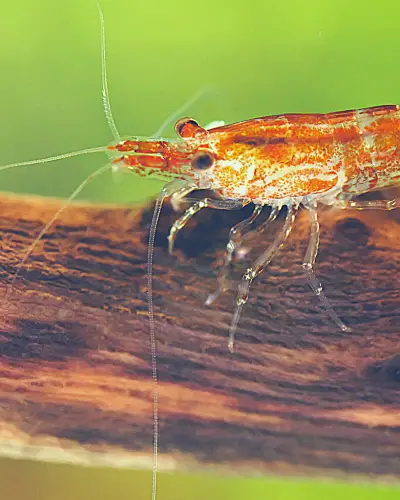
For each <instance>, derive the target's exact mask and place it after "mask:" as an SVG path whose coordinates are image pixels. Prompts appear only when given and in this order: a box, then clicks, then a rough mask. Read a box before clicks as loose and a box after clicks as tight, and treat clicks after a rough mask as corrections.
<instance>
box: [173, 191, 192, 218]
mask: <svg viewBox="0 0 400 500" xmlns="http://www.w3.org/2000/svg"><path fill="white" fill-rule="evenodd" d="M193 190H194V187H193V186H183V187H181V188H180V189H179V190H178V191H176V192H175V193H173V194H172V195H171V199H170V202H171V205H172V208H173V209H174V210H175V212H179V210H180V208H181V203H182V200H183V198H185V196H187V195H188V194H189V193H191V192H192V191H193Z"/></svg>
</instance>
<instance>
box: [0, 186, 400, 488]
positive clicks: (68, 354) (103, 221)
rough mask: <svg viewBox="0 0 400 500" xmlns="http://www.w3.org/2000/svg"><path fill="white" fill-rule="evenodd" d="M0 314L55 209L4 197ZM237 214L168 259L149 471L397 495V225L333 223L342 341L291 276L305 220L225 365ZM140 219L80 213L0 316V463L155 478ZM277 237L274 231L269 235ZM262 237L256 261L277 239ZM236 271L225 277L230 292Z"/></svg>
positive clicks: (39, 251) (327, 271)
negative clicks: (107, 468)
mask: <svg viewBox="0 0 400 500" xmlns="http://www.w3.org/2000/svg"><path fill="white" fill-rule="evenodd" d="M0 203H1V217H0V232H1V242H2V251H1V255H0V258H1V274H0V284H1V289H0V292H1V294H2V297H3V296H4V294H5V292H6V290H7V288H6V287H7V283H8V282H9V280H10V277H11V276H12V274H13V273H14V272H15V269H16V266H17V264H18V262H19V261H20V259H21V257H22V255H23V252H24V250H25V249H26V247H27V246H28V245H29V244H30V243H31V242H32V238H33V237H34V236H35V235H36V234H38V233H39V232H40V229H41V228H42V226H43V224H44V222H46V221H47V220H49V219H50V217H51V215H52V214H53V213H54V212H55V211H56V210H57V208H58V207H59V204H58V202H56V201H54V202H51V201H49V200H43V199H30V198H7V197H5V196H2V197H1V199H0ZM247 213H248V212H246V209H244V210H241V211H232V212H221V211H212V210H209V211H204V213H201V214H199V215H198V216H197V217H196V219H195V220H194V221H193V222H191V223H190V224H189V226H188V228H186V229H185V230H184V231H183V233H182V234H181V235H179V237H178V241H177V251H176V255H175V256H172V257H171V256H169V255H168V253H167V251H166V234H167V230H168V228H169V226H170V224H171V222H172V221H173V220H174V218H176V215H175V214H173V213H172V210H171V209H170V208H169V207H168V206H166V207H165V209H164V211H163V214H162V217H161V221H160V229H159V232H158V237H157V240H156V249H155V265H154V304H155V327H156V335H157V352H158V373H159V384H158V390H159V397H160V407H159V409H160V468H161V469H173V468H193V467H204V466H212V467H213V468H215V467H217V466H220V467H224V468H225V469H226V470H228V471H231V472H236V473H237V472H239V471H240V472H245V473H246V472H250V473H268V472H273V473H279V474H281V473H289V474H312V475H316V474H320V475H325V476H336V475H341V474H342V473H347V474H363V475H366V474H368V475H374V476H379V477H383V476H385V477H386V478H389V477H390V478H395V479H397V480H398V479H399V478H400V432H399V430H400V416H399V415H400V413H399V412H400V300H399V280H400V259H399V256H400V237H399V235H400V225H399V222H398V220H397V219H396V217H395V214H394V213H385V212H372V211H371V212H368V213H367V212H355V211H351V212H350V211H347V212H345V211H342V212H341V211H333V210H326V211H324V212H322V213H321V216H320V222H321V227H322V240H321V247H320V254H319V257H318V261H317V263H318V265H317V272H318V275H319V276H320V278H321V280H322V282H323V283H324V285H325V291H326V294H327V295H328V297H329V298H330V299H331V301H332V302H333V304H334V306H335V308H336V311H337V312H338V314H339V316H340V317H341V318H342V319H343V320H344V321H346V322H347V323H348V324H349V325H350V326H351V327H352V331H351V332H350V333H344V332H341V331H340V330H338V328H337V327H336V326H335V325H333V324H332V323H331V322H330V320H329V319H327V317H326V315H325V313H324V311H323V310H322V309H321V307H320V305H319V302H318V299H317V298H316V297H315V296H314V295H313V294H312V292H311V290H310V289H309V287H308V285H307V283H306V281H305V278H304V276H303V274H302V272H301V266H300V263H301V259H302V255H303V254H304V252H305V249H306V245H307V238H308V226H307V222H306V218H305V217H300V218H299V221H298V223H297V225H296V227H295V229H294V230H293V233H292V235H291V236H290V238H289V241H288V243H287V245H286V246H285V247H284V249H283V250H282V252H281V254H280V255H279V256H278V257H277V259H276V260H275V261H274V262H273V264H272V265H271V266H270V268H269V269H268V271H266V272H265V273H264V274H263V275H262V277H260V279H259V280H258V281H257V282H255V283H254V286H253V288H252V293H251V296H250V300H249V303H248V304H247V306H246V308H245V310H244V314H243V317H242V319H241V322H240V325H239V330H238V337H237V344H236V352H235V353H234V354H231V353H230V352H229V351H228V348H227V331H228V328H229V323H230V319H231V314H232V311H233V305H234V293H233V291H232V292H228V293H226V294H224V295H223V296H222V297H220V299H219V300H218V301H217V302H216V303H215V304H214V305H213V306H212V307H206V306H205V305H204V300H205V298H206V296H207V294H208V293H210V292H212V291H213V290H214V288H215V284H216V279H215V278H216V269H217V267H218V264H219V263H220V262H221V258H222V256H223V250H224V245H225V243H226V239H227V235H228V230H229V227H230V226H232V225H233V224H234V223H235V222H237V221H238V220H240V219H242V218H244V217H245V216H246V214H247ZM150 216H151V210H150V208H147V209H144V210H142V209H140V207H137V208H133V209H132V208H129V209H127V208H107V207H96V206H87V205H86V206H82V205H73V206H71V207H69V209H68V210H66V211H65V212H64V213H63V214H62V216H60V218H59V219H58V221H57V222H56V223H55V224H54V225H53V227H52V228H51V229H50V230H49V232H48V233H47V234H46V236H45V237H44V238H43V240H42V241H41V242H40V244H39V245H38V247H37V248H36V250H35V251H34V253H33V254H32V256H31V257H30V258H29V260H28V261H27V263H26V265H25V266H24V268H23V270H22V271H21V273H20V276H19V278H18V279H17V280H16V282H15V285H14V286H13V287H12V289H11V290H8V294H7V297H6V299H2V302H1V303H0V307H1V309H2V314H1V333H0V339H1V343H0V354H1V357H0V377H1V378H0V453H1V454H3V455H8V456H10V455H11V456H21V457H28V456H30V457H37V458H39V459H50V460H64V461H72V462H78V463H79V462H84V463H89V464H95V463H109V464H112V465H113V466H137V467H149V466H150V465H151V461H152V382H151V366H150V348H149V338H148V318H147V302H146V300H147V299H146V276H145V271H146V251H147V234H148V224H149V220H150ZM279 223H280V221H279V220H278V221H277V224H278V225H279ZM264 237H265V241H262V238H259V239H258V240H257V242H256V247H257V248H258V250H259V251H261V249H262V248H264V247H265V244H266V241H270V240H271V238H272V237H273V236H272V235H270V234H268V233H267V234H265V235H264ZM244 266H245V263H243V262H239V263H238V264H236V267H235V269H236V272H235V277H238V276H239V275H238V274H237V272H238V270H241V269H243V267H244Z"/></svg>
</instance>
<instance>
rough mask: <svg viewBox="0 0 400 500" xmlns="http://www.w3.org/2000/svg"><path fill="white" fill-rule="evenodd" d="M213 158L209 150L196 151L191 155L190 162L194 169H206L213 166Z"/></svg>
mask: <svg viewBox="0 0 400 500" xmlns="http://www.w3.org/2000/svg"><path fill="white" fill-rule="evenodd" d="M214 163H215V158H214V155H213V154H212V153H211V151H206V150H204V151H197V153H195V154H194V155H193V158H192V161H191V164H192V168H194V169H195V170H208V169H209V168H211V167H212V166H214Z"/></svg>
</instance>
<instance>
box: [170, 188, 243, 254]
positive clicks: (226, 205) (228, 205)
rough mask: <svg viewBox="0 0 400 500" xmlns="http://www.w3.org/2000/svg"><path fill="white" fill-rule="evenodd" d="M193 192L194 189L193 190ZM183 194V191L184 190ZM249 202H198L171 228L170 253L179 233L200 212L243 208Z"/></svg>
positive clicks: (203, 200) (204, 200) (208, 200)
mask: <svg viewBox="0 0 400 500" xmlns="http://www.w3.org/2000/svg"><path fill="white" fill-rule="evenodd" d="M192 190H193V189H192ZM182 192H183V190H182ZM247 203H248V202H247V201H244V200H240V201H233V200H226V201H224V200H213V199H211V198H203V199H202V200H199V201H196V202H195V203H193V205H191V206H190V207H189V208H188V209H187V210H186V212H185V213H184V214H183V215H182V217H179V219H177V220H176V221H175V222H174V223H173V225H172V226H171V229H170V230H169V235H168V251H169V253H170V254H172V252H173V251H174V244H175V240H176V237H177V235H178V232H179V231H180V230H181V229H183V228H184V227H185V226H186V224H187V223H188V222H189V220H190V219H191V218H192V217H193V216H194V215H196V214H197V213H198V212H200V210H202V209H203V208H206V207H209V208H216V209H218V210H233V209H235V208H242V207H243V206H245V205H246V204H247Z"/></svg>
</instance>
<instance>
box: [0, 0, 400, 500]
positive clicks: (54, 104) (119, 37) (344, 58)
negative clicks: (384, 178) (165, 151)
mask: <svg viewBox="0 0 400 500" xmlns="http://www.w3.org/2000/svg"><path fill="white" fill-rule="evenodd" d="M102 5H103V10H104V16H105V21H106V31H107V54H108V76H109V90H110V98H111V102H112V107H113V112H114V117H115V120H116V122H117V125H118V128H119V131H120V133H121V135H122V136H126V137H128V136H132V135H133V136H134V135H140V136H145V135H149V134H152V133H154V131H155V130H157V129H158V127H159V126H160V124H161V123H162V122H163V121H164V120H165V118H166V117H168V116H169V115H170V114H171V113H173V112H174V111H175V110H176V109H177V108H179V107H180V106H181V105H182V104H183V102H185V101H186V100H187V99H188V98H190V97H191V96H193V95H194V94H195V93H196V92H198V91H199V89H202V88H206V87H212V88H213V90H212V91H210V92H208V93H207V95H206V96H205V97H204V98H203V99H201V100H200V101H198V102H197V103H196V104H195V105H194V106H192V108H191V109H190V110H188V111H187V112H186V113H185V115H186V114H190V115H191V116H193V117H194V118H196V119H197V120H198V121H199V122H200V123H202V124H205V123H207V122H209V121H212V120H216V119H217V120H219V119H223V120H225V121H227V122H232V121H238V120H244V119H247V118H251V117H255V116H262V115H267V114H275V113H288V112H329V111H334V110H340V109H348V108H360V107H367V106H374V105H378V104H389V103H398V102H399V101H400V96H399V94H400V64H399V47H400V30H399V19H400V3H399V2H398V0H391V1H390V0H386V1H385V0H381V1H379V2H365V1H361V0H352V1H349V0H332V1H328V0H302V1H296V0H285V1H283V0H258V1H255V0H248V1H247V2H243V1H239V0H231V1H223V0H220V1H219V2H218V1H216V0H203V1H197V2H196V1H193V0H191V1H189V0H186V1H183V0H180V1H169V2H163V1H161V0H153V1H151V2H150V1H147V2H145V1H132V0H130V1H128V0H103V2H102ZM0 62H1V65H0V68H1V78H0V116H1V120H0V165H5V164H8V163H11V162H16V161H23V160H29V159H35V158H39V157H43V156H48V155H54V154H59V153H64V152H68V151H73V150H78V149H82V148H86V147H91V146H98V145H106V144H109V143H110V142H111V141H112V135H111V133H110V131H109V129H108V126H107V122H106V120H105V118H104V115H103V111H102V104H101V78H100V76H101V66H100V34H99V20H98V14H97V10H96V5H95V2H94V0H68V1H64V2H60V1H56V0H35V1H34V0H32V1H31V0H13V1H12V2H11V1H7V2H4V1H3V2H2V5H1V18H0ZM172 134H173V128H172V127H170V128H169V129H168V130H167V133H166V135H167V136H171V135H172ZM106 161H107V158H106V156H105V155H102V154H96V155H88V156H84V157H81V158H75V159H72V160H65V161H61V162H55V163H53V164H47V165H39V166H32V167H23V168H16V169H13V170H7V171H3V172H0V182H1V189H2V190H3V191H12V192H29V193H36V194H44V195H47V196H63V197H65V196H68V195H69V194H70V193H71V192H72V191H73V190H74V188H75V187H76V186H77V184H78V183H79V182H80V181H82V180H83V179H84V178H85V177H86V176H87V175H88V174H89V173H90V172H93V171H94V170H95V169H96V168H98V167H99V166H101V165H102V164H104V163H105V162H106ZM159 187H160V185H159V184H158V183H157V182H151V181H149V180H146V179H144V178H142V177H137V176H135V175H131V174H129V175H127V174H125V175H122V174H121V175H118V176H117V177H115V176H112V175H111V173H110V172H107V173H106V174H104V175H103V176H102V178H99V179H97V180H96V181H94V182H93V183H92V184H90V185H89V186H88V188H87V189H86V190H85V191H84V192H83V193H82V194H81V196H80V198H81V199H90V200H96V201H103V202H132V203H134V202H139V201H142V200H144V199H146V198H148V197H149V196H151V195H154V194H155V193H156V192H157V191H158V190H159ZM161 439H162V436H161ZM21 479H22V480H21ZM149 486H150V475H149V473H136V472H131V471H113V470H106V471H104V470H102V471H98V470H96V469H80V468H73V467H70V466H56V465H49V464H45V465H43V464H35V463H29V462H18V461H16V462H14V461H6V460H3V461H0V497H1V498H2V499H3V498H4V499H7V500H13V499H15V500H16V499H21V500H27V499H36V498H37V499H39V498H41V499H47V498H49V499H50V498H57V499H68V500H69V499H74V500H80V499H81V498H82V499H83V498H85V499H91V498H93V499H95V498H96V499H102V498H104V499H105V498H118V499H124V498H137V499H140V498H150V496H149ZM320 488H322V490H321V489H320ZM139 492H140V494H143V496H140V494H139ZM159 492H160V496H159V498H161V499H162V498H166V499H167V498H168V499H180V498H182V499H183V498H185V499H187V498H190V499H196V498H204V496H207V497H209V498H220V497H222V496H227V497H229V498H231V499H244V498H252V499H253V498H254V499H256V498H274V499H288V498H295V497H296V498H304V499H305V498H307V499H309V498H325V499H330V498H337V497H338V496H340V497H342V498H365V499H368V498H380V499H389V498H393V499H394V498H395V496H396V498H398V495H399V491H398V490H397V491H395V490H392V491H391V492H390V491H389V489H381V490H379V491H378V490H377V489H376V488H372V487H368V486H366V487H362V486H354V485H353V486H348V487H344V486H341V485H335V486H332V485H323V484H320V483H317V484H315V485H310V484H308V483H304V482H301V483H296V482H293V483H288V482H287V481H286V480H285V481H283V482H281V483H278V482H276V481H272V480H261V479H257V480H255V479H252V480H244V479H239V478H233V477H228V478H216V477H214V478H213V477H207V480H205V478H204V477H201V476H183V475H176V476H174V475H173V476H168V477H166V478H163V477H161V481H160V490H159ZM346 492H347V496H345V493H346ZM196 495H197V496H196Z"/></svg>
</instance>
